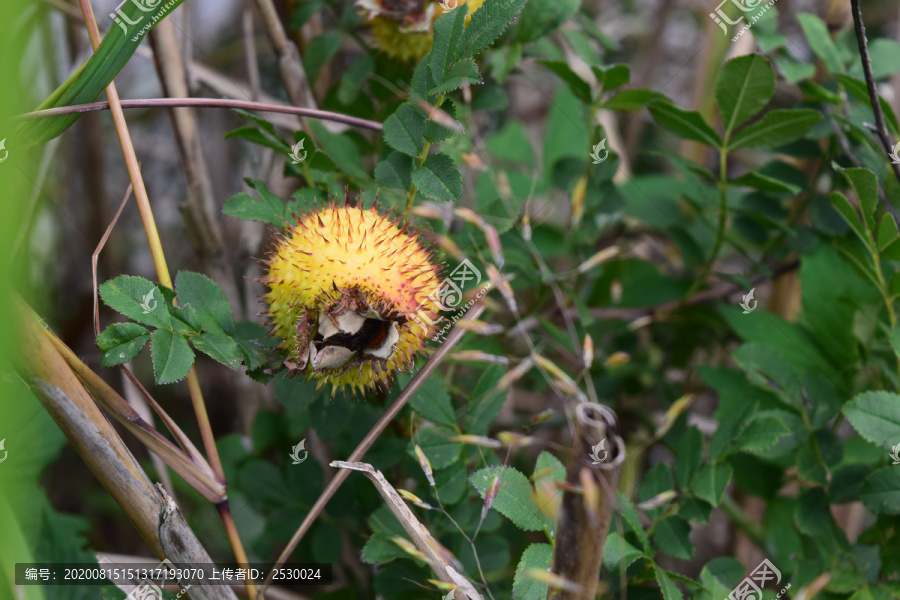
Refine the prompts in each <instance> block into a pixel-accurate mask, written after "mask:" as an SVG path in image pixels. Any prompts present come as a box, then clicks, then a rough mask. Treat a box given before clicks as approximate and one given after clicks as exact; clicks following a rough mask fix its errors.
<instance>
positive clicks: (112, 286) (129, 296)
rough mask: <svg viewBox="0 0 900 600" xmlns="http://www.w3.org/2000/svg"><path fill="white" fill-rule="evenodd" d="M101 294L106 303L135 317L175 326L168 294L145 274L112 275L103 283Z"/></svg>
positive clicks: (148, 323)
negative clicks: (169, 309)
mask: <svg viewBox="0 0 900 600" xmlns="http://www.w3.org/2000/svg"><path fill="white" fill-rule="evenodd" d="M100 297H101V298H102V299H103V303H104V304H106V305H107V306H108V307H110V308H111V309H113V310H115V311H117V312H120V313H122V314H123V315H125V316H126V317H128V318H129V319H131V320H132V321H137V322H138V323H143V324H144V325H150V326H151V327H158V328H161V329H170V328H171V327H172V317H171V316H170V315H169V311H168V309H167V308H166V300H165V297H164V296H163V294H162V292H161V291H160V290H159V289H157V287H156V285H155V284H154V283H152V282H151V281H149V280H147V279H144V278H143V277H133V276H131V275H119V276H118V277H116V278H115V279H110V280H109V281H106V282H104V283H102V284H100Z"/></svg>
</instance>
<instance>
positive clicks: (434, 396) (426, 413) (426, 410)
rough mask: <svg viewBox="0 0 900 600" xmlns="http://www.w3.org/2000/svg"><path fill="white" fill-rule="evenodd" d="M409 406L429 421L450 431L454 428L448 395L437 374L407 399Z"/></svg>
mask: <svg viewBox="0 0 900 600" xmlns="http://www.w3.org/2000/svg"><path fill="white" fill-rule="evenodd" d="M409 405H410V406H411V407H412V408H413V410H415V411H416V412H417V413H419V414H420V415H422V416H423V417H425V418H426V419H428V420H429V421H432V422H434V423H436V424H438V425H446V426H447V427H450V428H451V429H454V428H456V415H455V414H454V412H453V405H452V404H451V403H450V394H448V393H447V389H446V388H445V387H444V384H443V382H442V381H441V378H440V377H439V376H438V375H437V374H434V375H432V376H431V377H429V378H428V379H426V380H425V383H423V384H422V385H421V387H419V389H418V390H416V393H414V394H413V395H412V397H411V398H410V399H409Z"/></svg>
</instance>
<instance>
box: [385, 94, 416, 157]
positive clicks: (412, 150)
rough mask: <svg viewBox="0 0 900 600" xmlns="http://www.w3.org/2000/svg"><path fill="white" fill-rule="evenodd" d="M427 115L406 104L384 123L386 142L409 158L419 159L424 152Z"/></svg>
mask: <svg viewBox="0 0 900 600" xmlns="http://www.w3.org/2000/svg"><path fill="white" fill-rule="evenodd" d="M424 127H425V115H423V114H422V113H421V112H420V111H418V110H416V109H415V108H413V107H412V105H410V104H408V103H406V104H401V105H400V108H398V109H397V111H396V112H395V113H394V114H392V115H391V116H389V117H388V118H387V120H385V122H384V141H385V142H386V143H387V145H388V146H390V147H391V148H393V149H394V150H396V151H398V152H402V153H403V154H406V155H407V156H413V157H417V156H419V152H421V150H422V143H423V140H424V138H423V136H422V130H423V129H424Z"/></svg>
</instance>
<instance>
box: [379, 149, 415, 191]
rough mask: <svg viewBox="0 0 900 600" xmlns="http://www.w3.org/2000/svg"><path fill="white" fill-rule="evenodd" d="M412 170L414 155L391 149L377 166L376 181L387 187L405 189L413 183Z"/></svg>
mask: <svg viewBox="0 0 900 600" xmlns="http://www.w3.org/2000/svg"><path fill="white" fill-rule="evenodd" d="M412 170H413V159H412V157H410V156H407V155H406V154H401V153H400V152H395V151H391V153H390V154H388V156H387V158H386V159H384V160H383V161H381V162H380V163H378V165H376V166H375V181H377V182H378V183H379V184H380V185H382V186H384V187H386V188H391V189H395V190H404V191H405V190H408V189H409V187H410V186H411V185H412Z"/></svg>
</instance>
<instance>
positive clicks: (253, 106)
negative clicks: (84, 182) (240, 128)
mask: <svg viewBox="0 0 900 600" xmlns="http://www.w3.org/2000/svg"><path fill="white" fill-rule="evenodd" d="M119 105H120V106H121V107H122V108H155V107H162V108H172V107H177V106H193V107H199V108H242V109H244V110H255V111H258V112H275V113H287V114H291V115H299V116H301V117H312V118H313V119H321V120H323V121H334V122H335V123H344V124H345V125H353V126H354V127H359V128H361V129H371V130H372V131H381V123H379V122H378V121H369V120H368V119H360V118H359V117H351V116H350V115H342V114H341V113H336V112H330V111H327V110H318V109H315V108H299V107H296V106H285V105H283V104H269V103H266V102H251V101H249V100H232V99H230V98H142V99H137V100H120V101H119ZM97 110H109V102H90V103H88V104H74V105H72V106H60V107H57V108H47V109H45V110H36V111H33V112H28V113H24V114H21V115H19V116H18V117H17V118H18V119H24V120H29V119H42V118H46V117H56V116H59V115H68V114H72V113H85V112H92V111H97Z"/></svg>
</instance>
